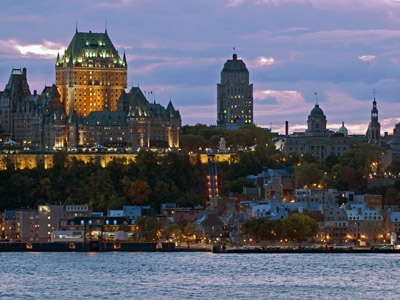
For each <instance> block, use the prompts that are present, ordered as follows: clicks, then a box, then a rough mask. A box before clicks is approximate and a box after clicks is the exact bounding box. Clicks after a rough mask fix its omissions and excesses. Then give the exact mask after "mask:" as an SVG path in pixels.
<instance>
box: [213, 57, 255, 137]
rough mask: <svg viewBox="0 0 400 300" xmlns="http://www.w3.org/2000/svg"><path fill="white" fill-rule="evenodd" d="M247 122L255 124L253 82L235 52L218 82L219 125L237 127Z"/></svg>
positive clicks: (229, 127) (230, 127) (225, 65)
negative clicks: (251, 82)
mask: <svg viewBox="0 0 400 300" xmlns="http://www.w3.org/2000/svg"><path fill="white" fill-rule="evenodd" d="M246 124H253V84H250V80H249V71H248V70H247V67H246V64H245V63H244V62H243V60H241V59H238V57H237V54H236V53H234V54H233V56H232V59H228V60H227V61H226V63H225V64H224V68H223V69H222V71H221V82H220V83H218V84H217V125H218V126H219V127H223V128H228V129H237V128H239V127H240V126H242V125H246Z"/></svg>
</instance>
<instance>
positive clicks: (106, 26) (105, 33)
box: [104, 20, 107, 34]
mask: <svg viewBox="0 0 400 300" xmlns="http://www.w3.org/2000/svg"><path fill="white" fill-rule="evenodd" d="M104 33H105V34H107V20H106V27H105V31H104Z"/></svg>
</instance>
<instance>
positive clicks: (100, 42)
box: [57, 31, 126, 66]
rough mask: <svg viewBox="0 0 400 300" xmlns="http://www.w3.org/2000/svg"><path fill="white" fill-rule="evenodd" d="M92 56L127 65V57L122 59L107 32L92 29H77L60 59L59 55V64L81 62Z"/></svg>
mask: <svg viewBox="0 0 400 300" xmlns="http://www.w3.org/2000/svg"><path fill="white" fill-rule="evenodd" d="M91 58H93V59H94V58H100V59H105V60H110V61H112V62H113V63H114V64H120V65H121V66H125V65H126V61H125V59H124V60H122V59H121V57H120V56H119V54H118V51H117V50H116V49H115V47H114V45H113V43H112V42H111V40H110V38H109V36H108V34H107V32H105V33H93V32H91V31H89V32H78V31H76V32H75V35H74V37H73V38H72V41H71V43H70V44H69V46H68V48H67V49H66V50H65V52H64V55H63V57H62V58H61V59H60V58H59V56H57V65H60V64H63V63H68V64H71V63H72V64H76V63H81V62H82V61H85V60H87V59H91ZM71 60H72V61H71Z"/></svg>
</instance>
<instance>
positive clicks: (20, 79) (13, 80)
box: [2, 68, 31, 99]
mask: <svg viewBox="0 0 400 300" xmlns="http://www.w3.org/2000/svg"><path fill="white" fill-rule="evenodd" d="M30 94H31V91H30V90H29V84H28V81H27V78H26V68H23V69H12V71H11V75H10V78H9V79H8V83H7V84H6V87H5V89H4V91H3V93H2V97H3V98H10V99H15V98H22V97H24V96H28V95H30Z"/></svg>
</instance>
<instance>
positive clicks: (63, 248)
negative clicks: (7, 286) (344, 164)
mask: <svg viewBox="0 0 400 300" xmlns="http://www.w3.org/2000/svg"><path fill="white" fill-rule="evenodd" d="M0 252H210V253H214V254H323V253H325V254H334V253H337V254H345V253H348V254H377V253H382V254H400V249H391V248H387V249H381V248H333V247H330V248H326V247H325V248H323V247H319V248H306V247H304V248H301V247H294V248H270V247H267V248H264V249H263V248H258V247H257V248H247V247H246V248H240V249H235V248H231V247H224V246H223V245H220V244H214V245H203V246H201V247H200V246H198V245H191V246H189V247H184V246H175V244H174V243H163V244H162V247H157V243H156V242H147V243H146V242H143V243H129V242H128V243H123V242H119V243H113V242H98V241H96V242H93V241H91V242H85V243H82V242H81V243H74V242H69V243H68V242H67V243H32V244H27V243H20V242H18V243H9V242H0Z"/></svg>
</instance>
